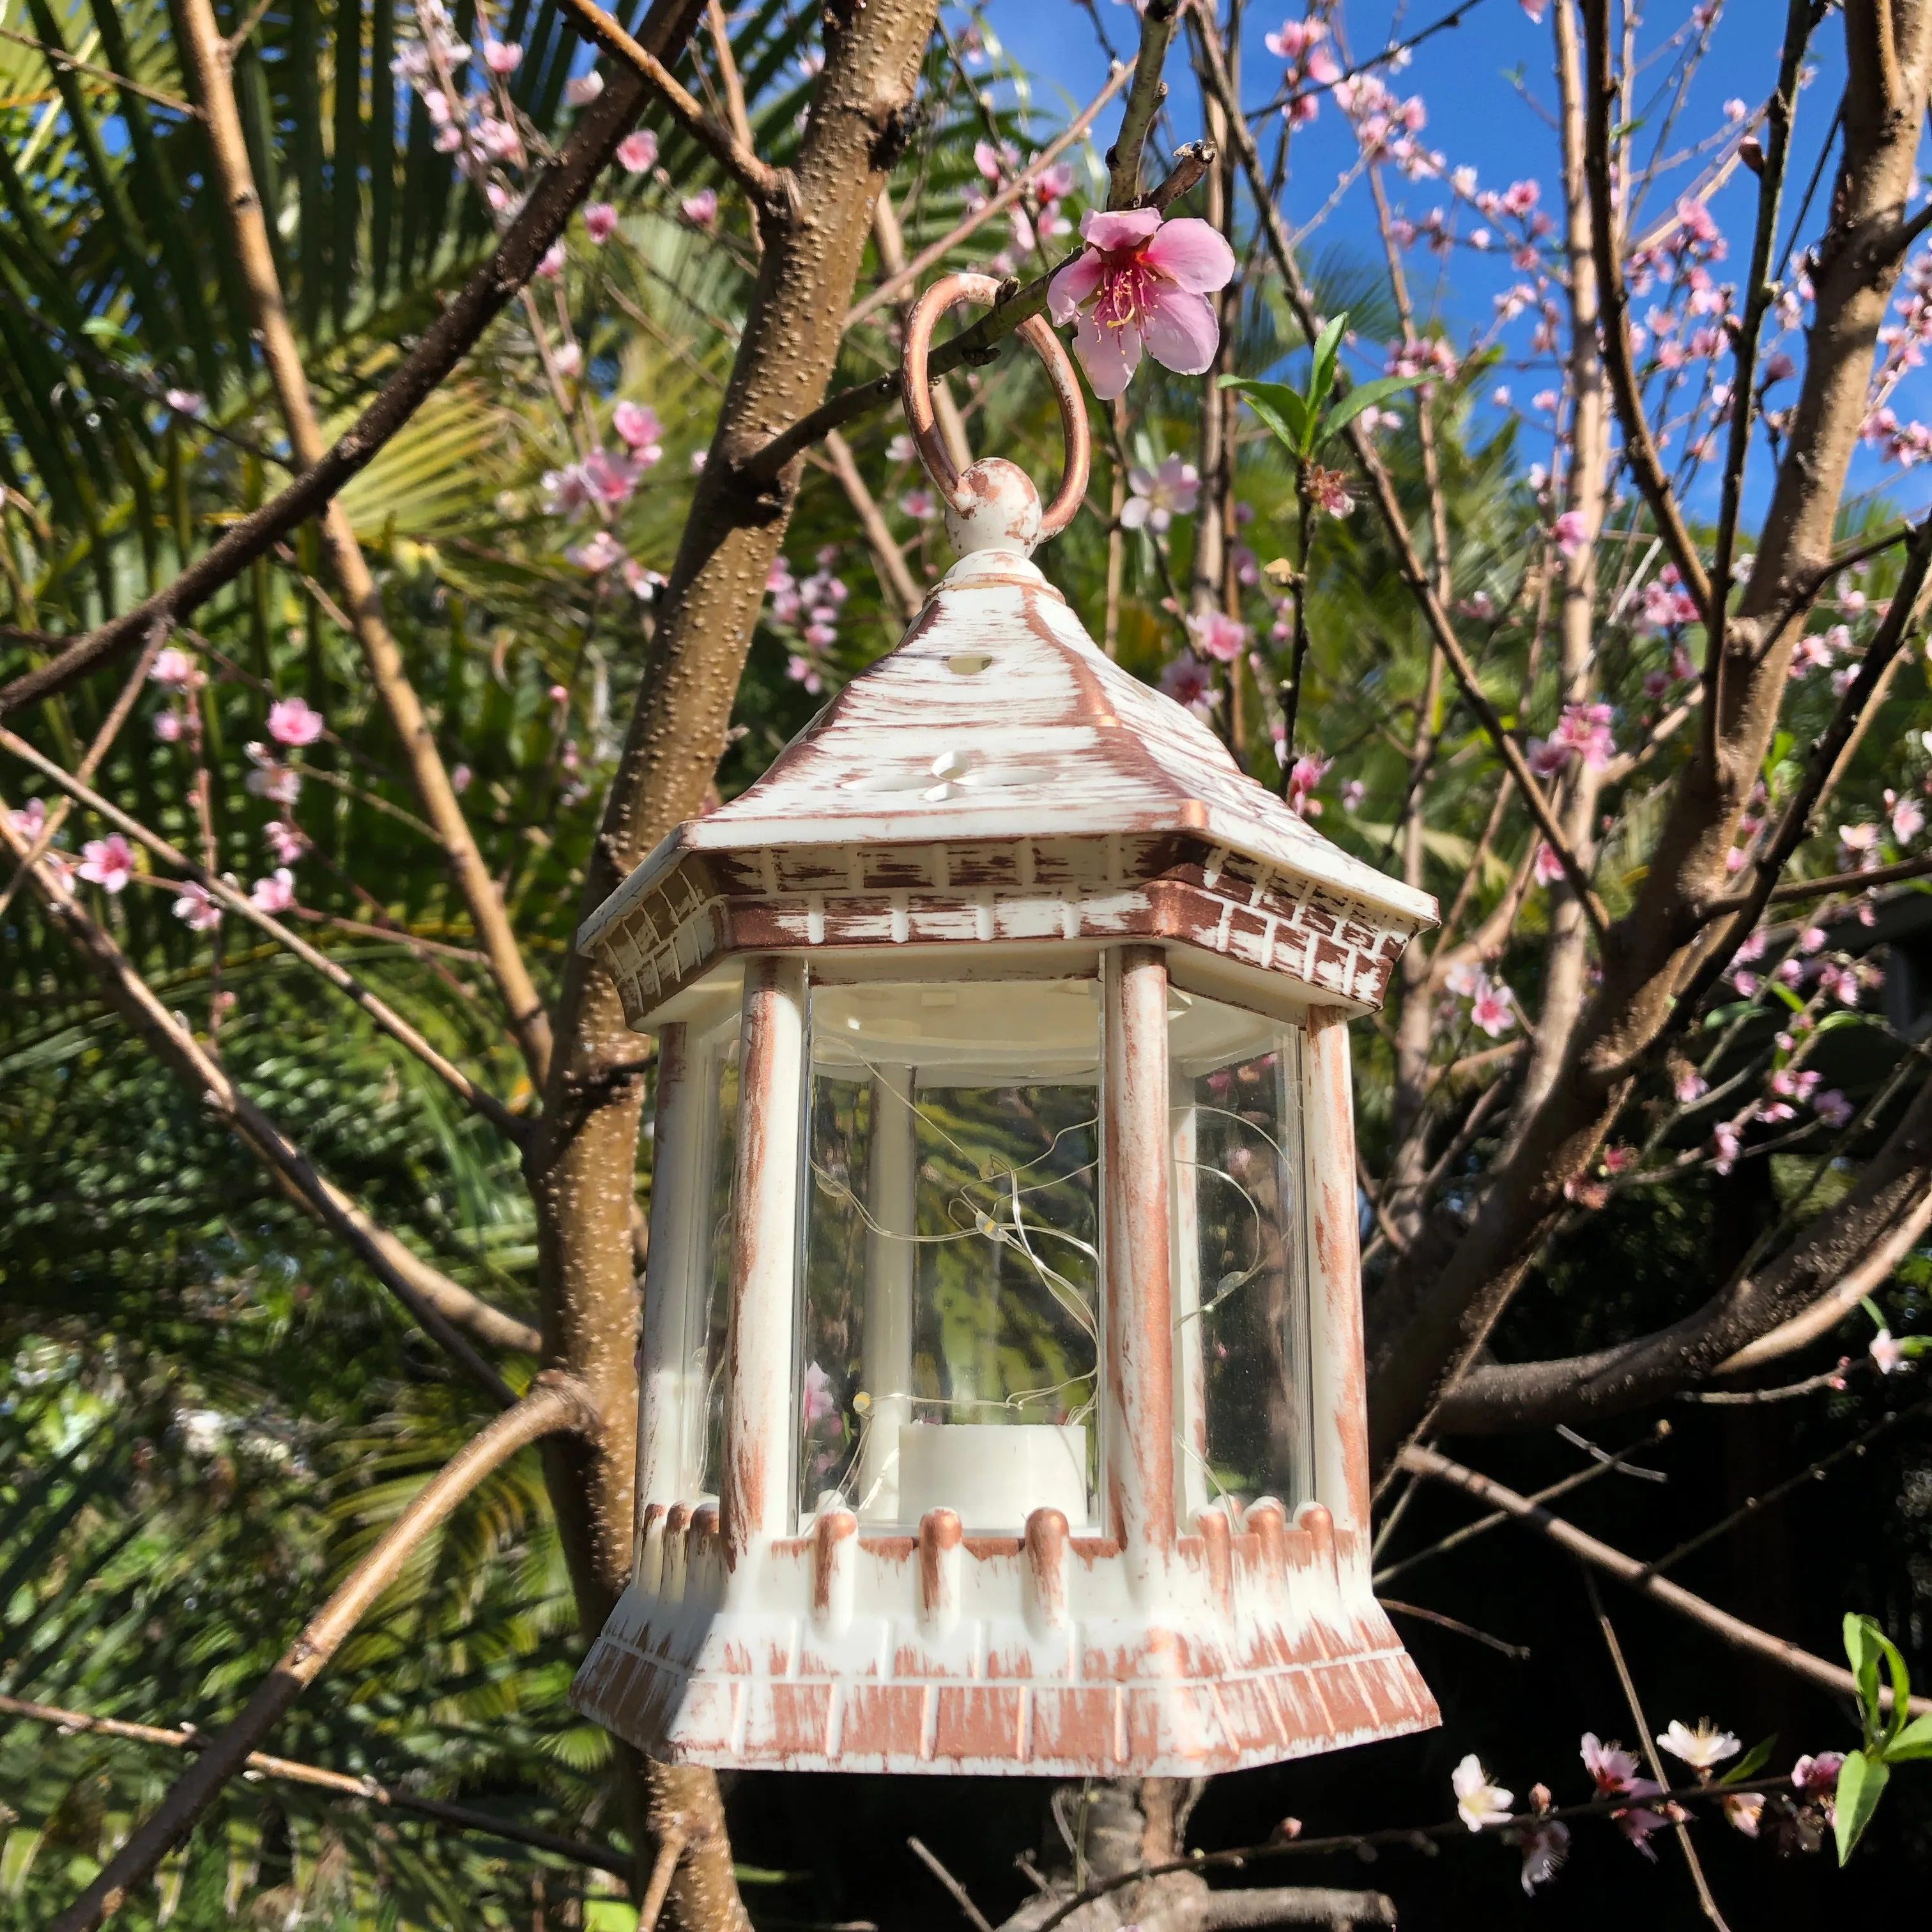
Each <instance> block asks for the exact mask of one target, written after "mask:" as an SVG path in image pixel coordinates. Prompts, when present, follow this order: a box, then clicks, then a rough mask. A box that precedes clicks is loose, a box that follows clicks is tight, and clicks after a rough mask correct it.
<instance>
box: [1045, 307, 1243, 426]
mask: <svg viewBox="0 0 1932 1932" xmlns="http://www.w3.org/2000/svg"><path fill="white" fill-rule="evenodd" d="M1073 353H1074V354H1075V355H1076V356H1079V359H1080V364H1081V367H1082V368H1084V369H1085V371H1087V380H1088V383H1090V384H1091V386H1092V387H1093V391H1094V395H1096V396H1097V397H1098V398H1100V401H1102V402H1103V403H1111V402H1112V401H1113V400H1114V398H1115V397H1116V396H1118V395H1120V394H1121V392H1122V391H1123V390H1124V389H1126V387H1127V385H1128V383H1130V382H1131V381H1132V380H1133V374H1134V371H1135V370H1136V368H1139V365H1140V359H1141V336H1140V331H1139V329H1131V328H1130V329H1100V328H1097V326H1095V324H1094V318H1093V317H1092V315H1091V314H1090V313H1088V311H1085V310H1084V309H1083V310H1082V311H1081V315H1080V326H1079V329H1077V330H1076V332H1075V333H1074V337H1073ZM1209 354H1210V356H1212V354H1213V351H1212V350H1210V351H1209ZM1207 366H1208V365H1206V364H1205V362H1204V363H1203V364H1202V368H1206V367H1207Z"/></svg>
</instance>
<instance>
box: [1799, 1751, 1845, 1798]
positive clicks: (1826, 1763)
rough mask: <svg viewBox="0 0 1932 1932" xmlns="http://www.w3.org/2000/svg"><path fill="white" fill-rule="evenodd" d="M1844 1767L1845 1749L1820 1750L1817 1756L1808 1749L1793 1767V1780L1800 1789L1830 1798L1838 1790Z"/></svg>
mask: <svg viewBox="0 0 1932 1932" xmlns="http://www.w3.org/2000/svg"><path fill="white" fill-rule="evenodd" d="M1844 1768H1845V1754H1844V1753H1843V1751H1820V1753H1819V1754H1818V1755H1817V1757H1813V1756H1812V1755H1811V1753H1810V1752H1809V1751H1807V1752H1806V1753H1805V1755H1804V1756H1803V1757H1801V1758H1800V1759H1799V1760H1798V1762H1797V1763H1796V1764H1794V1765H1793V1766H1792V1767H1791V1782H1792V1784H1793V1786H1794V1787H1796V1789H1797V1790H1800V1791H1809V1792H1812V1793H1816V1794H1817V1796H1820V1797H1823V1798H1829V1797H1830V1796H1832V1793H1834V1792H1835V1791H1836V1790H1838V1774H1839V1772H1841V1771H1842V1770H1843V1769H1844Z"/></svg>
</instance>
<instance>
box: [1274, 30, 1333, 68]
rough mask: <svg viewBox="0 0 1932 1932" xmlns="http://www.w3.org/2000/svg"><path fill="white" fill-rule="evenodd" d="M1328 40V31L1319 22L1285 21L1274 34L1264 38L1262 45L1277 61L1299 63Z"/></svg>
mask: <svg viewBox="0 0 1932 1932" xmlns="http://www.w3.org/2000/svg"><path fill="white" fill-rule="evenodd" d="M1327 38H1328V28H1326V27H1325V26H1323V24H1322V23H1321V22H1320V21H1319V20H1284V21H1283V23H1281V25H1280V27H1279V28H1277V29H1276V30H1275V31H1274V32H1273V33H1272V34H1263V35H1262V46H1265V47H1266V48H1267V49H1268V52H1270V53H1271V54H1273V55H1274V56H1275V58H1277V60H1285V61H1298V60H1299V59H1300V58H1301V56H1302V55H1304V53H1306V52H1307V51H1308V49H1310V47H1312V46H1317V45H1318V44H1319V43H1321V42H1322V41H1323V40H1326V39H1327Z"/></svg>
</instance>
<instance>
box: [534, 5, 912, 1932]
mask: <svg viewBox="0 0 1932 1932" xmlns="http://www.w3.org/2000/svg"><path fill="white" fill-rule="evenodd" d="M934 13H935V5H934V4H933V0H871V4H870V5H866V6H864V7H852V8H850V9H847V10H841V11H840V12H839V13H836V14H835V15H833V16H832V17H829V25H828V26H827V29H826V43H827V45H826V65H825V69H824V72H823V74H822V75H821V76H820V80H819V83H818V87H817V94H816V97H815V98H814V103H813V106H812V110H811V121H810V122H809V124H808V127H807V128H806V130H805V139H804V142H803V144H802V148H801V149H800V151H799V158H798V161H797V163H796V178H795V181H794V183H793V184H792V192H791V193H790V197H789V208H788V211H787V210H786V209H785V208H782V207H781V206H779V205H777V203H776V201H775V202H774V204H773V205H772V207H771V208H769V210H768V212H767V215H766V222H765V227H764V243H765V246H764V252H763V257H762V259H761V260H760V265H759V272H758V279H757V285H756V287H755V288H754V292H753V294H752V297H751V305H750V309H749V312H748V314H747V316H746V318H745V327H744V330H743V332H742V336H741V338H740V341H739V350H738V355H737V359H736V362H735V364H734V365H733V370H732V374H731V378H730V383H729V385H728V386H727V389H726V392H725V397H724V404H723V406H722V408H721V410H720V413H719V416H718V425H717V428H716V430H715V432H714V434H713V436H712V443H711V449H710V452H709V457H708V458H707V460H706V465H705V467H704V469H703V472H702V474H701V475H700V478H699V479H698V483H697V490H696V493H695V497H694V502H693V504H692V507H691V516H690V519H689V521H688V523H687V524H686V526H685V533H684V537H683V540H682V543H681V544H680V546H679V550H678V555H677V559H676V563H675V564H674V565H673V568H672V571H671V579H670V584H669V586H668V587H667V589H666V590H665V592H664V597H663V600H662V603H661V607H660V615H659V618H658V624H657V626H656V628H655V631H654V632H653V633H652V637H651V639H650V642H649V645H648V646H646V651H645V654H644V663H643V677H642V683H641V688H642V691H643V697H642V698H641V700H640V703H639V705H638V708H637V712H636V713H635V715H634V717H633V718H632V720H631V727H630V731H629V734H628V739H627V741H626V743H625V748H624V751H623V755H622V760H621V762H620V763H619V768H618V771H617V774H616V778H615V780H614V781H613V784H612V787H611V790H610V796H609V799H608V801H607V805H606V808H605V811H604V821H603V825H602V828H601V832H600V833H599V835H598V841H597V844H596V847H595V853H594V855H593V857H592V862H591V864H590V866H589V871H588V875H587V877H586V883H585V889H584V895H583V905H584V907H585V909H586V910H589V909H590V908H592V907H595V905H597V904H599V903H600V902H601V901H602V900H603V899H604V898H605V897H606V896H607V895H608V894H609V893H610V892H611V891H612V890H613V889H614V887H615V886H616V885H617V884H618V883H619V881H620V880H622V877H624V875H625V873H626V872H627V871H629V870H630V869H631V867H632V866H633V865H635V864H636V863H637V862H638V860H639V859H641V858H642V857H643V855H644V854H645V853H646V851H647V850H649V848H650V847H651V846H652V845H653V844H655V842H656V841H657V840H658V838H661V836H662V835H664V833H665V832H667V831H668V830H669V829H670V828H671V827H672V826H673V825H675V824H676V823H677V822H678V821H679V820H680V819H682V818H684V817H688V816H689V815H690V814H692V813H693V812H694V811H696V810H697V808H698V806H699V804H700V801H701V800H702V799H703V795H704V791H705V788H706V786H707V785H708V784H709V783H710V781H711V778H712V772H713V770H714V769H715V766H716V764H717V761H718V757H719V754H721V751H722V750H723V748H724V733H725V730H726V727H727V725H728V724H729V722H730V712H731V705H732V702H733V697H734V695H735V694H736V688H737V683H738V678H739V672H740V670H742V667H743V664H744V660H745V652H746V651H747V649H748V647H749V645H750V642H751V632H752V628H753V626H754V624H755V623H756V622H757V613H758V610H759V607H760V604H762V603H763V599H764V595H765V580H766V574H767V572H768V571H769V568H770V566H771V563H772V559H773V558H774V557H775V556H776V555H777V554H778V549H779V547H780V545H781V542H782V541H783V539H784V531H785V526H786V521H787V517H788V516H789V514H790V509H791V506H792V502H793V497H794V496H795V493H796V489H797V486H798V475H799V463H798V462H797V461H796V460H793V462H791V463H789V464H787V466H786V467H785V468H784V470H783V471H782V472H781V473H780V474H779V475H778V477H777V478H776V479H775V481H772V482H770V483H768V484H766V483H760V482H758V481H755V480H753V479H751V478H748V477H747V476H746V475H745V473H744V466H745V464H746V463H747V461H748V459H750V458H751V457H753V456H754V455H756V454H757V452H759V451H760V449H762V448H763V446H765V444H766V443H768V442H769V440H770V439H771V437H772V436H773V435H774V434H775V433H776V432H777V431H779V430H781V429H782V428H784V425H787V423H790V422H794V421H796V419H799V417H801V416H805V415H806V414H808V413H809V412H810V411H811V410H812V409H813V408H814V406H815V405H816V404H817V403H818V401H820V398H822V397H823V395H824V393H825V390H826V385H827V383H828V382H829V380H830V377H831V375H832V370H833V368H834V366H835V362H836V359H837V356H838V344H839V340H840V338H841V335H842V333H843V328H844V317H845V313H846V311H847V308H848V307H849V306H850V302H851V299H852V291H853V284H854V282H855V281H856V277H857V274H858V270H859V261H860V259H861V257H862V253H863V251H864V247H865V237H866V234H867V232H868V227H869V225H870V222H871V211H872V204H873V201H874V197H875V196H877V193H878V192H879V190H880V187H881V186H882V184H883V180H884V177H885V173H886V169H887V167H888V166H889V162H890V160H891V159H892V156H893V154H894V152H895V146H896V143H897V141H898V134H899V129H900V126H901V117H902V115H904V113H905V111H906V110H907V108H908V107H910V104H911V102H912V99H913V90H914V87H915V84H916V80H917V77H918V73H919V63H920V60H921V57H922V54H923V52H924V49H925V47H926V40H927V37H928V35H929V33H930V31H931V30H932V21H933V17H934ZM556 1032H557V1040H558V1051H557V1054H556V1058H555V1061H554V1062H553V1066H552V1068H551V1073H550V1084H549V1091H548V1103H547V1108H546V1112H545V1120H544V1127H543V1130H542V1131H541V1134H540V1135H539V1136H538V1138H537V1139H536V1141H535V1143H534V1144H533V1145H532V1150H531V1152H530V1154H529V1158H528V1160H527V1162H526V1169H527V1172H528V1174H529V1182H530V1187H531V1191H532V1195H533V1196H534V1198H535V1202H536V1206H537V1212H538V1228H539V1250H540V1261H539V1280H540V1285H541V1292H542V1295H543V1304H544V1341H545V1350H546V1356H547V1359H548V1360H550V1361H553V1362H556V1363H558V1364H562V1365H565V1366H567V1367H568V1368H569V1369H570V1370H571V1371H572V1372H573V1373H575V1374H577V1375H578V1376H580V1377H581V1378H582V1379H583V1381H584V1382H586V1384H587V1385H588V1386H589V1388H590V1389H591V1390H592V1393H593V1396H594V1397H595V1400H597V1401H598V1403H599V1406H600V1407H601V1409H602V1410H603V1412H604V1415H606V1417H607V1424H606V1427H605V1428H604V1431H603V1433H602V1434H601V1436H600V1437H599V1439H598V1440H597V1441H596V1442H595V1443H586V1444H583V1445H571V1446H570V1447H568V1448H565V1447H562V1446H560V1445H559V1446H557V1447H555V1448H553V1449H552V1451H551V1452H550V1454H549V1455H548V1457H547V1475H548V1478H549V1484H550V1495H551V1499H552V1502H553V1506H554V1507H555V1508H556V1513H557V1517H558V1520H559V1526H560V1527H561V1529H562V1535H563V1539H564V1544H565V1551H566V1553H567V1556H568V1560H569V1563H570V1566H571V1575H572V1578H573V1580H574V1584H575V1586H576V1589H577V1599H578V1605H579V1613H580V1616H581V1618H582V1620H583V1624H584V1626H585V1628H586V1630H590V1631H594V1630H595V1629H596V1628H598V1626H599V1625H601V1622H602V1621H603V1619H604V1616H606V1615H607V1613H608V1611H609V1609H610V1606H611V1605H612V1604H613V1602H614V1601H615V1600H616V1595H617V1593H618V1592H619V1591H620V1590H621V1589H622V1588H623V1586H624V1584H625V1582H626V1581H627V1580H628V1575H629V1571H630V1562H631V1536H632V1512H633V1508H634V1495H633V1486H634V1460H635V1448H636V1394H637V1390H636V1375H635V1370H634V1366H633V1361H634V1357H633V1352H634V1348H635V1345H636V1340H637V1321H638V1300H637V1286H636V1283H635V1280H634V1274H633V1270H632V1256H631V1241H630V1235H629V1220H630V1211H631V1198H632V1193H633V1189H634V1174H635V1170H636V1164H637V1127H638V1113H639V1108H640V1102H641V1098H642V1093H643V1067H644V1064H645V1055H644V1052H643V1043H642V1042H641V1041H640V1040H637V1039H635V1038H634V1037H633V1036H632V1035H631V1034H629V1033H628V1031H626V1030H625V1026H624V1022H623V1015H622V1010H621V1008H620V1007H619V1002H618V999H617V995H616V989H615V987H614V986H613V985H612V984H611V983H610V980H609V979H608V978H607V977H606V976H605V975H604V974H602V973H601V972H597V971H592V968H590V967H589V965H588V963H587V962H584V961H583V960H580V959H575V958H573V959H571V961H570V962H569V963H568V966H567V968H566V969H565V976H564V985H563V990H562V998H561V1000H560V1001H559V1007H558V1011H557V1028H556ZM647 1823H648V1826H649V1829H650V1831H651V1832H652V1835H653V1836H654V1837H655V1838H656V1839H657V1840H658V1841H660V1842H661V1841H662V1840H663V1839H664V1837H665V1836H666V1835H670V1834H672V1833H676V1834H677V1835H679V1836H681V1837H682V1840H683V1841H684V1850H683V1852H682V1856H681V1857H680V1858H679V1860H678V1861H677V1865H676V1872H675V1874H674V1876H673V1878H672V1879H671V1882H670V1897H669V1906H670V1913H671V1915H672V1916H673V1919H674V1921H675V1922H676V1923H677V1924H679V1925H680V1926H683V1927H706V1928H711V1929H712V1932H722V1929H723V1928H727V1927H740V1926H743V1925H745V1924H746V1923H747V1922H748V1921H746V1920H745V1915H744V1908H743V1906H742V1903H741V1902H740V1901H739V1898H738V1895H737V1889H736V1885H735V1883H734V1882H733V1879H732V1876H731V1861H730V1846H729V1844H728V1842H727V1840H726V1838H725V1835H724V1818H723V1811H722V1807H721V1802H720V1800H719V1798H718V1787H717V1783H716V1781H715V1778H713V1777H712V1775H711V1773H710V1772H706V1771H699V1770H694V1769H668V1768H666V1767H662V1766H652V1767H650V1769H649V1818H648V1820H647Z"/></svg>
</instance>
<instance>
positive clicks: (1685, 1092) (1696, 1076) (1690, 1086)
mask: <svg viewBox="0 0 1932 1932" xmlns="http://www.w3.org/2000/svg"><path fill="white" fill-rule="evenodd" d="M1671 1091H1672V1092H1673V1093H1674V1094H1676V1096H1677V1104H1678V1105H1679V1106H1680V1107H1688V1106H1691V1105H1693V1104H1694V1103H1695V1102H1697V1101H1699V1100H1703V1097H1704V1096H1705V1095H1706V1094H1708V1093H1709V1092H1710V1091H1711V1085H1710V1082H1709V1081H1707V1080H1706V1079H1705V1078H1704V1076H1703V1074H1701V1073H1699V1072H1698V1071H1697V1069H1696V1068H1695V1067H1685V1070H1683V1072H1682V1073H1679V1075H1678V1076H1677V1077H1676V1079H1675V1080H1673V1082H1671Z"/></svg>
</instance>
